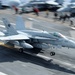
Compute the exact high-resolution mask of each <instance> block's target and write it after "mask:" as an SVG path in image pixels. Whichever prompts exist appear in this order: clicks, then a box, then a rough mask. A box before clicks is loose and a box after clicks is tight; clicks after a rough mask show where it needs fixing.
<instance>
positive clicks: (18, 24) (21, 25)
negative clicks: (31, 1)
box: [16, 16, 25, 30]
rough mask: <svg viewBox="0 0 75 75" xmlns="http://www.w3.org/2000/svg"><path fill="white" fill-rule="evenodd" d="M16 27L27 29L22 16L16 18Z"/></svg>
mask: <svg viewBox="0 0 75 75" xmlns="http://www.w3.org/2000/svg"><path fill="white" fill-rule="evenodd" d="M16 29H17V30H25V24H24V20H23V18H22V16H17V18H16Z"/></svg>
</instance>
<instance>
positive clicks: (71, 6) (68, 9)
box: [57, 2, 75, 13]
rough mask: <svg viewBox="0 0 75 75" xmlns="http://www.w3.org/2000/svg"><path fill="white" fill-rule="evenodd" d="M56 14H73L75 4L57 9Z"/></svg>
mask: <svg viewBox="0 0 75 75" xmlns="http://www.w3.org/2000/svg"><path fill="white" fill-rule="evenodd" d="M57 12H71V13H75V2H74V3H69V4H67V5H64V6H63V7H61V8H59V9H57Z"/></svg>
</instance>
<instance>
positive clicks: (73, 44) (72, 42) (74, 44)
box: [70, 40, 75, 48]
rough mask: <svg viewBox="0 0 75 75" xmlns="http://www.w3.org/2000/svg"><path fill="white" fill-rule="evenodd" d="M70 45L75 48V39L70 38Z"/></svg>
mask: <svg viewBox="0 0 75 75" xmlns="http://www.w3.org/2000/svg"><path fill="white" fill-rule="evenodd" d="M70 46H71V47H72V48H75V41H73V40H70Z"/></svg>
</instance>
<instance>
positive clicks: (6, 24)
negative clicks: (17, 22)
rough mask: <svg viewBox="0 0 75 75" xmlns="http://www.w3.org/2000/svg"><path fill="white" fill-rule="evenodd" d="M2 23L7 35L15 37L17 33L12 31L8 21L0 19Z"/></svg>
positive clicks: (12, 28)
mask: <svg viewBox="0 0 75 75" xmlns="http://www.w3.org/2000/svg"><path fill="white" fill-rule="evenodd" d="M2 20H3V23H4V25H5V27H6V29H7V34H8V35H16V34H18V32H17V31H16V30H15V29H14V27H13V26H12V25H11V24H10V23H9V21H8V20H7V19H6V18H2Z"/></svg>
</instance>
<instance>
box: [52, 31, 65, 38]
mask: <svg viewBox="0 0 75 75" xmlns="http://www.w3.org/2000/svg"><path fill="white" fill-rule="evenodd" d="M52 35H53V36H55V37H58V38H66V37H65V36H64V35H62V34H61V33H59V32H53V33H52Z"/></svg>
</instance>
